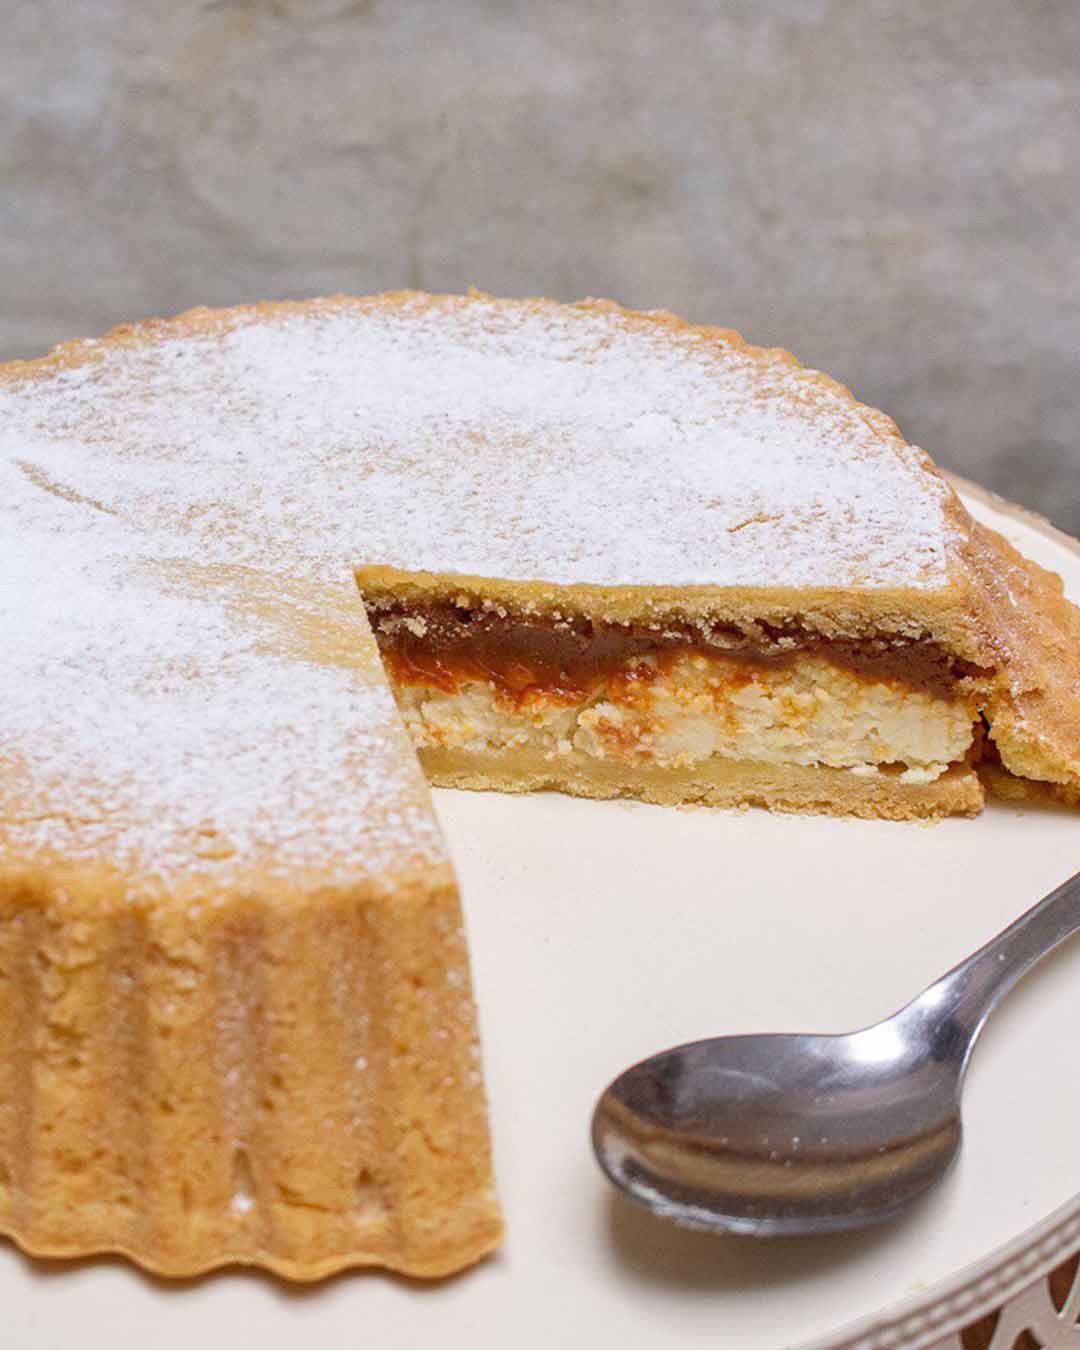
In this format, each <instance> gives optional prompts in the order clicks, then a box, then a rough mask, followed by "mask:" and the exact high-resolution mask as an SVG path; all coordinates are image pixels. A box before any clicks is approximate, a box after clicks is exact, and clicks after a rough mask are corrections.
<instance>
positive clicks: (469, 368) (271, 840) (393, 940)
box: [0, 292, 1080, 1278]
mask: <svg viewBox="0 0 1080 1350" xmlns="http://www.w3.org/2000/svg"><path fill="white" fill-rule="evenodd" d="M733 469H736V470H738V472H733ZM0 516H2V517H3V520H2V524H3V529H0V573H2V575H3V576H4V578H5V580H11V579H12V578H19V579H20V581H19V584H15V585H9V586H7V587H6V588H4V589H2V590H0V621H2V622H3V624H4V625H5V626H6V628H7V630H8V631H13V632H18V633H19V634H20V643H19V644H18V645H17V646H16V649H15V650H14V651H13V652H12V653H10V654H9V656H10V659H9V661H8V662H7V664H6V666H5V669H4V671H3V672H2V673H0V677H2V679H3V684H2V686H0V732H2V733H3V736H2V738H0V743H2V744H3V747H4V748H3V751H2V755H3V761H2V769H3V772H2V774H0V856H2V859H3V861H2V862H0V976H5V977H6V978H0V1000H2V1001H3V1005H4V1006H3V1008H2V1010H0V1011H2V1013H3V1015H4V1016H5V1019H6V1025H8V1026H9V1027H10V1028H11V1034H10V1036H9V1037H8V1039H7V1041H6V1044H5V1045H4V1046H3V1047H0V1229H3V1230H4V1231H6V1232H10V1233H12V1234H13V1235H14V1236H15V1237H16V1238H17V1240H18V1241H20V1242H21V1243H22V1244H23V1245H24V1246H26V1247H27V1248H28V1249H29V1250H33V1251H38V1252H42V1253H48V1254H78V1253H82V1252H87V1251H93V1250H102V1249H113V1250H122V1251H125V1252H127V1253H128V1254H130V1255H132V1256H133V1257H134V1259H136V1260H137V1261H139V1262H141V1263H142V1264H145V1265H147V1266H150V1267H151V1268H154V1269H157V1270H160V1271H163V1272H166V1273H170V1274H188V1273H192V1272H194V1271H197V1270H201V1269H205V1268H207V1267H210V1266H213V1265H217V1264H221V1263H222V1262H228V1261H248V1262H255V1263H258V1264H263V1265H266V1266H268V1267H270V1268H272V1269H274V1270H277V1271H279V1272H281V1273H284V1274H287V1275H289V1276H291V1277H293V1278H315V1277H317V1276H319V1275H322V1274H326V1273H328V1272H329V1271H331V1270H334V1269H338V1268H340V1267H341V1266H344V1265H350V1264H365V1263H369V1262H376V1263H379V1264H384V1265H388V1266H392V1267H394V1268H397V1269H401V1270H407V1271H409V1272H411V1273H414V1274H428V1275H432V1274H441V1273H444V1272H446V1271H448V1270H451V1269H454V1268H456V1267H458V1266H460V1265H462V1264H464V1263H466V1262H468V1261H470V1260H473V1259H475V1258H476V1257H477V1256H479V1255H481V1254H482V1253H483V1252H485V1251H487V1250H489V1249H490V1248H491V1246H492V1245H493V1244H494V1243H495V1241H496V1240H497V1237H498V1231H499V1220H498V1213H497V1208H496V1206H495V1202H494V1199H493V1195H492V1189H491V1176H490V1152H489V1146H488V1142H487V1134H486V1126H485V1121H484V1105H483V1096H482V1088H481V1085H480V1082H479V1076H478V1071H477V1067H476V1063H475V1058H474V1056H475V1023H474V1013H473V1007H472V1002H471V995H470V992H469V985H468V975H467V968H466V965H465V957H464V948H463V945H462V938H461V932H460V913H459V910H458V906H457V898H456V892H455V890H454V885H453V879H452V875H451V873H450V870H449V863H448V860H447V858H446V855H445V850H444V848H443V845H442V843H441V840H440V838H439V835H438V831H437V828H436V827H435V825H434V821H433V818H432V816H431V812H430V806H429V803H428V802H427V799H426V793H425V789H424V785H423V782H422V780H421V777H420V775H419V773H418V771H417V768H416V763H415V760H414V758H413V756H412V754H411V752H410V750H409V748H408V745H407V743H406V740H405V737H404V734H403V732H402V729H401V727H400V725H399V723H398V722H397V719H396V716H395V714H394V710H393V706H392V701H391V699H390V696H389V693H388V690H387V688H386V685H385V681H384V679H383V677H382V674H381V671H380V667H379V663H378V656H377V652H376V648H375V644H374V641H373V639H372V635H371V632H370V630H369V628H368V625H367V624H366V622H365V620H364V616H363V612H362V608H361V606H360V604H359V603H357V599H356V594H355V589H354V588H353V585H352V580H351V578H350V577H349V576H348V569H349V566H350V565H353V564H355V579H356V581H357V582H358V583H359V585H360V589H361V591H362V592H363V596H364V599H365V600H366V602H367V603H368V604H369V605H372V606H376V607H377V606H378V604H379V603H380V602H381V601H382V600H386V599H389V600H393V601H394V602H395V603H406V604H407V603H408V602H410V600H415V601H417V602H421V601H422V602H424V603H427V602H431V601H440V602H442V601H445V602H448V603H454V604H456V603H461V604H465V605H469V606H486V607H488V608H491V609H494V610H496V611H499V610H505V611H506V613H507V614H509V615H511V616H512V615H513V614H518V615H540V616H548V617H551V618H553V619H555V620H556V621H560V620H561V619H562V618H563V617H565V616H581V617H584V618H586V619H596V620H602V621H603V622H608V623H615V624H624V623H634V624H643V625H646V626H653V627H659V628H662V627H663V625H664V624H665V623H671V622H679V623H688V624H690V625H695V624H700V625H704V626H708V625H710V624H717V623H723V624H729V625H733V626H734V627H736V628H738V629H740V630H742V631H746V632H748V633H753V632H760V631H762V629H763V626H770V625H771V626H773V627H777V628H783V627H784V626H785V625H788V624H792V623H796V624H798V625H799V626H800V627H801V628H802V629H803V630H805V631H806V632H808V633H811V634H816V635H819V636H820V637H821V638H823V639H825V640H828V639H837V638H853V639H874V638H876V637H879V636H880V635H882V634H887V635H891V636H892V637H895V638H902V639H905V640H911V641H915V642H932V643H936V644H938V645H940V646H941V647H942V648H943V649H945V650H947V651H948V652H949V653H950V654H951V655H952V656H953V657H955V658H956V660H957V661H961V662H966V663H969V664H970V665H971V666H972V667H973V668H974V669H975V670H976V671H977V674H978V678H979V679H980V680H982V682H983V683H982V686H981V690H982V701H981V707H982V709H983V713H984V715H985V717H986V719H987V721H988V722H989V724H990V735H991V737H992V739H993V741H994V743H995V744H996V747H997V752H998V754H999V755H1000V759H1001V761H1002V764H1003V765H1004V769H1003V770H1002V772H1001V774H999V775H998V777H999V779H1000V781H1002V782H1013V783H1016V782H1019V781H1020V778H1018V777H1017V775H1019V776H1022V777H1026V778H1031V779H1038V780H1040V781H1042V782H1045V783H1047V784H1050V785H1051V786H1052V789H1053V790H1054V791H1055V792H1057V794H1058V796H1059V797H1060V798H1061V799H1062V800H1065V801H1070V802H1073V803H1075V802H1076V800H1077V796H1078V792H1080V688H1078V685H1080V676H1078V658H1077V652H1078V650H1080V618H1078V614H1077V611H1076V610H1075V609H1074V608H1073V607H1072V606H1071V605H1069V604H1068V603H1067V602H1066V601H1065V599H1064V597H1063V595H1062V591H1061V585H1060V582H1059V581H1058V580H1057V579H1056V578H1054V577H1051V576H1050V575H1049V574H1047V573H1045V572H1043V571H1041V570H1040V569H1038V568H1036V567H1035V566H1034V565H1033V564H1031V563H1029V562H1027V561H1026V560H1024V559H1022V558H1020V557H1019V555H1017V554H1016V553H1015V552H1014V551H1013V550H1011V549H1010V548H1009V546H1008V545H1007V544H1005V543H1004V541H1002V540H1000V539H998V538H997V536H995V535H993V534H992V533H990V532H988V531H985V530H983V529H981V528H980V527H977V526H975V525H973V523H972V521H971V520H970V518H969V516H968V515H967V512H966V511H965V510H964V508H963V506H962V505H961V503H960V501H959V499H958V498H957V497H956V494H955V493H954V492H953V491H952V489H951V488H950V487H949V485H948V484H947V483H946V482H945V481H944V480H943V479H942V478H941V476H940V475H939V474H938V473H937V471H936V470H935V469H934V467H933V465H932V464H931V462H930V460H929V459H928V458H927V457H926V456H925V454H923V452H921V451H919V450H917V449H915V448H913V447H910V446H908V445H907V444H906V443H905V442H904V441H903V439H902V438H901V436H900V435H899V433H898V431H897V430H896V427H895V426H894V424H893V423H892V422H891V420H890V419H889V418H888V417H886V416H885V415H884V414H883V413H880V412H878V411H876V410H874V409H870V408H867V407H864V406H863V405H860V404H858V403H857V402H856V401H855V400H854V399H853V398H852V397H851V395H850V394H849V393H848V392H847V391H846V390H845V389H843V388H842V387H841V386H840V385H838V384H837V383H836V382H835V381H833V380H831V379H829V378H828V377H827V376H824V375H821V374H819V373H817V372H813V371H806V370H804V369H803V368H802V367H801V366H799V364H798V362H797V361H795V359H794V357H792V356H791V355H790V354H788V353H786V352H782V351H767V350H762V349H759V348H753V347H750V346H748V345H747V344H745V343H744V342H743V341H742V339H741V338H739V337H738V336H737V335H736V334H734V333H730V332H727V331H725V330H721V329H714V328H703V327H695V326H693V325H688V324H684V323H682V322H681V321H680V320H678V319H676V318H675V317H673V316H672V315H669V314H662V313H653V314H640V313H635V312H633V311H629V310H625V309H622V308H620V307H619V306H616V305H612V304H611V303H609V302H603V301H585V302H582V303H581V304H579V305H576V306H560V305H556V304H554V303H553V302H551V301H546V300H525V301H497V300H494V299H492V298H490V297H486V296H482V295H479V294H477V293H473V294H471V295H469V296H466V297H455V296H424V295H418V294H416V293H412V292H398V293H393V294H388V295H383V296H372V297H365V298H359V299H357V298H351V297H346V296H335V297H329V298H326V299H322V300H313V301H305V302H282V303H275V304H262V305H255V306H239V307H236V308H234V309H231V310H219V311H212V310H207V309H196V310H191V311H188V312H187V313H185V314H182V315H179V316H177V317H176V318H174V319H169V320H151V321H148V322H146V323H141V324H134V325H124V326H122V327H120V328H117V329H114V330H113V331H112V332H111V333H110V334H108V335H106V337H105V338H103V339H101V340H99V341H96V342H75V343H68V344H64V345H62V346H60V347H58V348H56V349H55V350H54V351H53V352H51V353H50V354H49V355H48V356H46V357H43V358H41V359H39V360H36V361H29V362H14V363H11V364H9V365H7V366H3V367H0ZM5 550H6V551H5ZM42 709H47V713H48V715H47V716H46V715H43V713H42V711H41V710H42ZM424 760H425V764H426V766H427V768H428V771H429V773H430V775H431V776H432V777H433V779H434V780H435V781H437V782H447V783H454V784H457V785H461V786H473V787H498V788H506V789H510V790H521V789H524V788H530V787H538V786H557V787H561V788H563V789H565V790H568V791H574V792H581V793H583V794H585V795H613V794H619V793H626V792H633V793H635V794H637V795H641V796H644V797H646V798H647V799H649V800H655V801H680V800H687V799H691V800H703V801H711V802H714V803H720V804H741V803H745V802H754V803H762V804H766V805H771V806H776V807H779V808H781V809H789V810H832V811H844V812H850V813H853V814H866V815H884V816H898V817H904V816H910V815H935V814H941V813H943V812H947V811H958V812H971V811H973V810H976V809H977V808H978V806H979V804H980V801H981V792H980V788H979V784H978V782H977V780H976V779H975V776H974V774H973V773H972V772H971V771H970V770H969V769H966V768H965V767H964V766H963V765H959V764H958V765H956V766H954V767H953V768H951V769H950V770H949V771H948V772H947V773H946V774H944V775H943V776H942V777H941V778H940V779H938V781H936V782H933V783H919V782H909V783H901V782H900V780H899V778H898V777H897V776H891V775H889V774H884V775H882V776H880V777H878V778H865V779H860V778H858V777H856V776H853V775H851V774H847V773H843V772H841V771H837V770H829V769H821V768H815V767H813V766H788V767H786V768H785V767H777V766H775V765H758V764H740V763H738V762H729V763H726V764H725V763H716V764H712V765H710V766H709V767H708V769H707V770H706V771H705V772H703V773H695V774H694V775H686V774H680V772H679V771H677V770H666V771H664V772H662V773H661V772H657V773H650V772H647V771H645V770H644V769H642V770H641V771H640V772H639V773H637V774H636V775H635V774H632V773H630V772H628V771H627V769H626V768H625V766H623V767H621V768H620V767H618V766H613V765H611V764H608V765H606V766H602V767H599V768H598V767H597V766H596V765H595V764H590V765H584V764H581V763H578V762H577V761H576V760H575V759H574V758H573V756H570V757H568V758H567V759H566V760H565V762H564V763H562V764H561V765H560V766H558V767H555V768H553V767H552V765H551V764H550V763H549V762H547V761H544V762H537V761H536V760H529V759H528V757H527V756H525V757H520V756H519V757H518V758H517V759H516V760H515V759H514V757H513V756H504V757H501V758H499V759H495V758H488V759H484V758H483V757H476V756H474V757H473V758H471V759H470V758H469V757H468V756H467V755H465V756H462V755H458V756H457V757H454V756H448V755H447V754H446V753H444V752H440V751H425V753H424ZM1006 774H1011V775H1012V777H1011V778H1006V777H1005V775H1006ZM365 1018H366V1019H367V1021H366V1022H365ZM364 1038H366V1039H364ZM361 1040H362V1042H363V1043H362V1044H361V1043H360V1041H361Z"/></svg>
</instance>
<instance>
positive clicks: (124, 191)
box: [0, 0, 1080, 532]
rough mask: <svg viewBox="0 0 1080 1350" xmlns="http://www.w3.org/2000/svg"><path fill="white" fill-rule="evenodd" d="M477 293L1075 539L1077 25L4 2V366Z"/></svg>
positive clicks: (1079, 346) (517, 9)
mask: <svg viewBox="0 0 1080 1350" xmlns="http://www.w3.org/2000/svg"><path fill="white" fill-rule="evenodd" d="M470 283H473V284H476V285H478V286H481V287H483V288H484V289H487V290H492V291H496V292H502V293H506V294H527V293H536V292H542V293H546V294H550V295H554V296H556V297H558V298H561V299H571V298H576V297H578V296H581V295H585V294H594V295H597V294H599V295H611V296H614V297H615V298H617V299H619V300H622V301H624V302H626V303H628V304H632V305H640V306H665V307H667V308H671V309H674V310H676V311H677V312H679V313H681V314H683V315H685V316H687V317H690V318H694V319H698V320H702V321H713V322H718V323H722V324H724V325H727V326H731V327H737V328H739V329H741V330H742V331H743V332H744V333H745V334H746V335H747V336H748V337H750V338H751V339H753V340H755V341H757V342H763V343H779V344H781V345H784V346H787V347H790V348H791V349H792V350H794V351H795V352H796V353H797V354H798V355H799V356H800V357H802V358H803V359H804V360H805V361H807V362H809V363H811V364H813V365H816V366H819V367H821V368H823V369H825V370H828V371H829V372H831V373H832V374H834V375H836V376H837V377H839V378H840V379H843V380H844V381H845V382H847V383H849V384H850V385H851V386H852V387H853V388H854V389H855V391H856V392H857V393H858V394H859V396H860V397H862V398H863V399H864V400H866V401H868V402H872V403H877V404H879V405H881V406H883V407H884V408H886V409H887V410H888V411H889V412H891V413H892V414H893V415H894V416H895V417H896V418H897V419H898V420H899V422H900V424H901V426H902V427H903V429H904V430H905V432H906V433H907V434H908V436H909V437H910V438H911V439H913V440H916V441H918V442H919V443H920V444H923V445H925V446H926V448H927V449H929V450H930V451H931V452H932V453H933V454H935V455H936V456H937V458H938V459H939V460H940V461H941V462H942V463H943V464H946V465H950V466H953V467H957V468H959V469H961V470H962V471H964V472H966V473H968V474H969V475H971V476H973V477H977V478H980V479H982V480H983V481H984V482H986V483H988V484H989V485H991V486H993V487H996V488H997V489H998V490H999V491H1002V492H1005V493H1008V494H1010V495H1012V496H1014V497H1015V498H1017V499H1018V500H1022V501H1025V502H1027V503H1029V504H1031V505H1033V506H1036V507H1038V508H1039V509H1041V510H1043V511H1044V512H1046V513H1047V514H1049V515H1050V516H1051V517H1052V518H1054V519H1056V520H1057V521H1058V522H1059V523H1060V524H1062V525H1064V526H1066V527H1068V528H1070V529H1072V530H1073V531H1077V532H1080V441H1078V438H1077V434H1076V424H1077V421H1078V419H1080V378H1078V376H1080V0H1038V2H1036V0H949V2H948V3H946V4H942V3H941V0H906V2H903V3H902V2H901V0H756V3H755V2H753V0H730V2H729V3H719V2H717V0H713V2H712V3H704V0H702V2H700V3H699V2H698V0H653V2H652V3H647V2H646V0H636V2H635V0H628V2H626V3H616V2H615V0H596V2H595V3H589V2H588V0H578V2H576V3H573V2H570V0H568V2H567V3H559V2H558V0H551V2H550V3H544V0H503V2H502V3H496V0H356V2H355V3H344V0H208V2H207V3H202V4H192V3H187V2H186V0H37V3H29V2H28V0H0V356H15V355H30V354H36V353H37V352H38V351H40V350H42V349H43V348H45V347H46V346H48V345H49V344H51V343H52V342H54V341H56V340H58V339H61V338H64V337H69V336H76V335H81V334H93V333H96V332H98V331H100V330H101V329H103V328H105V327H107V326H108V325H110V324H112V323H114V322H118V321H120V320H123V319H128V318H135V317H141V316H144V315H147V314H158V313H168V312H172V311H175V310H178V309H182V308H185V307H186V306H188V305H192V304H196V303H211V304H214V303H229V302H232V301H237V300H244V299H257V298H260V297H264V296H300V295H308V294H315V293H319V292H325V291H332V290H353V291H369V290H380V289H383V288H387V287H396V286H402V285H410V286H421V287H426V288H430V289H451V290H456V289H461V288H463V287H465V286H467V285H469V284H470Z"/></svg>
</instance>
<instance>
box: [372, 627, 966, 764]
mask: <svg viewBox="0 0 1080 1350" xmlns="http://www.w3.org/2000/svg"><path fill="white" fill-rule="evenodd" d="M395 695H396V697H397V701H398V706H399V708H400V709H401V713H402V716H403V718H404V720H405V724H406V726H407V727H408V729H409V732H410V734H411V735H412V739H413V742H414V744H415V745H416V747H417V749H418V750H424V749H428V748H432V747H439V748H441V749H458V750H463V751H469V752H487V753H490V752H498V751H500V750H506V749H511V748H515V749H517V748H529V749H531V750H536V751H539V752H541V753H542V754H543V755H545V756H546V757H547V758H549V759H551V760H558V759H559V758H561V757H566V756H569V755H571V754H573V753H574V752H577V754H579V755H584V756H587V757H591V758H595V759H598V760H618V761H622V762H624V763H629V764H635V763H637V764H649V765H653V766H657V767H666V768H671V769H686V768H688V767H692V766H693V765H695V764H700V763H702V762H703V761H705V760H708V759H711V758H713V757H714V756H716V757H720V758H723V759H729V760H739V761H743V762H749V763H758V764H798V765H818V766H825V767H828V768H834V769H847V770H849V771H850V772H852V773H855V774H860V775H866V776H871V775H874V774H877V773H879V772H881V771H882V770H884V769H886V768H887V769H888V770H889V771H890V772H891V773H894V774H898V775H899V778H900V781H901V782H908V783H928V782H933V781H934V780H935V779H937V778H939V777H941V775H942V774H943V773H945V771H946V770H947V769H948V768H949V766H950V765H951V764H954V763H956V762H958V761H961V760H963V759H964V758H965V757H966V756H967V755H968V753H969V751H970V750H971V747H972V744H973V740H974V734H975V733H974V727H975V723H976V721H977V719H978V709H977V706H976V704H975V702H974V700H972V699H970V698H955V699H947V698H943V697H940V696H938V695H936V694H933V693H930V692H929V691H927V690H923V689H917V688H914V687H911V686H907V685H904V684H903V683H902V682H901V681H899V680H892V679H885V678H881V679H875V678H871V677H868V676H867V675H865V674H860V673H857V672H855V671H853V670H849V669H846V668H843V667H839V666H835V665H833V664H832V663H831V662H829V661H827V660H825V659H823V658H822V657H820V656H817V655H814V654H807V655H806V656H805V657H799V658H797V659H795V660H793V661H791V662H789V663H786V664H784V665H781V666H770V665H767V664H763V665H758V664H750V663H747V662H742V661H736V660H732V659H730V658H725V657H723V656H719V655H714V654H712V653H706V652H702V651H697V650H688V651H686V652H684V653H680V654H679V655H677V656H674V657H672V656H668V657H667V659H665V660H664V661H663V662H658V661H657V659H656V658H655V657H652V656H643V657H639V658H636V659H635V660H634V661H633V662H632V663H631V664H629V665H628V666H627V667H626V668H625V669H624V670H621V671H619V672H618V673H617V674H616V675H614V676H612V677H610V678H608V679H606V680H605V681H604V682H603V683H602V684H600V685H599V686H598V687H597V688H595V689H593V690H592V691H591V692H589V693H588V694H580V693H574V692H569V691H565V690H551V689H529V690H525V691H524V692H522V693H520V694H517V695H515V696H514V697H512V698H510V697H507V696H506V695H505V694H504V693H503V692H502V691H500V690H499V689H498V688H497V687H496V686H495V684H494V683H491V682H485V681H482V680H463V681H461V682H459V683H458V684H457V685H456V687H455V688H453V689H449V690H448V689H441V688H435V687H433V686H429V685H424V684H420V683H405V684H396V685H395Z"/></svg>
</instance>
